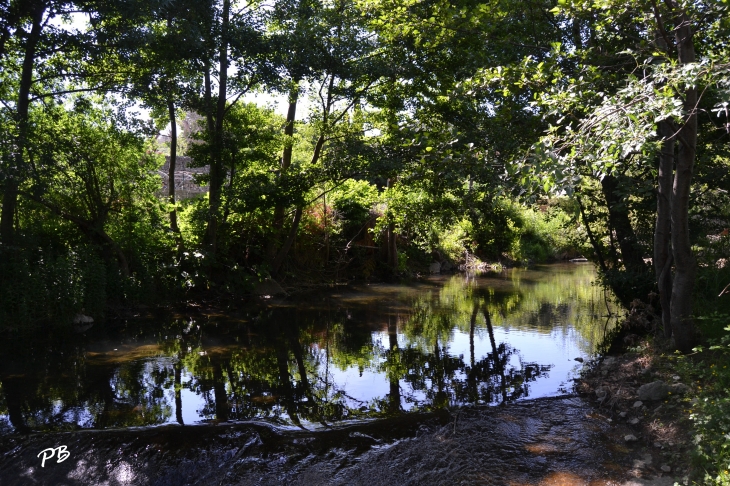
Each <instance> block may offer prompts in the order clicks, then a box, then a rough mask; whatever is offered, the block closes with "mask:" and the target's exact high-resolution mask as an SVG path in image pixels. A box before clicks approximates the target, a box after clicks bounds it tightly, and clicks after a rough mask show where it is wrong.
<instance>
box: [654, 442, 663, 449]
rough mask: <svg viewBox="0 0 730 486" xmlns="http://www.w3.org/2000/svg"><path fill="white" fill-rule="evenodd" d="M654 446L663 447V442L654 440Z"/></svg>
mask: <svg viewBox="0 0 730 486" xmlns="http://www.w3.org/2000/svg"><path fill="white" fill-rule="evenodd" d="M654 447H656V448H657V449H661V447H662V444H661V443H659V442H654Z"/></svg>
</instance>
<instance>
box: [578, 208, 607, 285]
mask: <svg viewBox="0 0 730 486" xmlns="http://www.w3.org/2000/svg"><path fill="white" fill-rule="evenodd" d="M575 200H576V202H577V203H578V209H579V210H580V217H581V220H582V221H583V224H584V225H585V227H586V233H587V234H588V239H589V240H590V241H591V245H593V250H594V251H595V252H596V258H598V265H599V266H600V267H601V270H602V271H603V273H606V272H608V265H606V260H605V258H603V251H601V246H600V245H599V244H598V240H597V239H596V237H595V235H594V234H593V230H592V229H591V225H590V223H589V222H588V216H587V215H586V210H585V208H584V207H583V202H582V201H581V199H580V196H578V195H577V194H576V196H575Z"/></svg>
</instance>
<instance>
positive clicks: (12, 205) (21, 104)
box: [0, 2, 46, 247]
mask: <svg viewBox="0 0 730 486" xmlns="http://www.w3.org/2000/svg"><path fill="white" fill-rule="evenodd" d="M45 11H46V5H45V4H44V3H40V2H39V3H38V4H37V5H36V7H35V10H34V11H33V13H32V15H33V26H32V27H31V30H30V34H29V35H28V38H27V39H26V41H25V55H24V56H23V67H22V71H21V73H20V86H19V87H18V104H17V106H16V109H17V112H16V123H17V124H18V137H17V139H16V145H15V151H16V152H15V173H13V174H11V175H10V177H9V178H8V179H7V181H6V182H5V188H4V191H3V207H2V215H0V240H1V241H2V243H3V245H4V246H6V247H7V246H9V245H12V244H13V240H14V237H15V228H14V226H13V223H14V221H15V212H16V210H17V206H18V189H19V187H20V180H21V179H22V177H23V174H22V173H18V172H22V170H23V167H25V161H24V160H23V152H25V145H26V143H27V140H26V139H27V137H28V109H29V107H30V88H31V85H32V84H33V65H34V63H35V55H36V48H37V47H38V41H39V40H40V37H41V30H42V29H43V14H44V13H45Z"/></svg>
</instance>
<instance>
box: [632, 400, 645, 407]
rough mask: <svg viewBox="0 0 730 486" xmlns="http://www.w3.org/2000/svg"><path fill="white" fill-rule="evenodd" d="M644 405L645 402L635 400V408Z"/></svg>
mask: <svg viewBox="0 0 730 486" xmlns="http://www.w3.org/2000/svg"><path fill="white" fill-rule="evenodd" d="M643 405H644V402H641V401H638V400H637V401H635V402H634V408H641V407H642V406H643Z"/></svg>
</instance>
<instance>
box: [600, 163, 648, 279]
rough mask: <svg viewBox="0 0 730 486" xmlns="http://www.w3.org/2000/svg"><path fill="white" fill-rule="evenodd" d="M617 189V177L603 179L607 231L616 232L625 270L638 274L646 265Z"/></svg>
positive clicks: (627, 211)
mask: <svg viewBox="0 0 730 486" xmlns="http://www.w3.org/2000/svg"><path fill="white" fill-rule="evenodd" d="M618 187H619V179H618V178H617V177H615V176H612V175H606V176H604V177H603V180H602V181H601V189H602V190H603V195H604V197H605V198H606V205H607V207H608V223H609V231H610V230H611V229H612V230H614V231H615V232H616V239H617V240H618V245H619V248H620V249H621V259H622V260H623V264H624V267H625V268H626V270H627V271H629V272H634V273H640V272H642V271H643V270H644V269H645V267H646V265H645V264H644V259H643V257H642V254H641V249H640V248H639V247H638V245H637V239H636V234H635V233H634V228H633V227H632V226H631V220H630V219H629V209H628V207H627V206H626V202H625V201H622V197H621V195H620V194H619V191H618Z"/></svg>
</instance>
